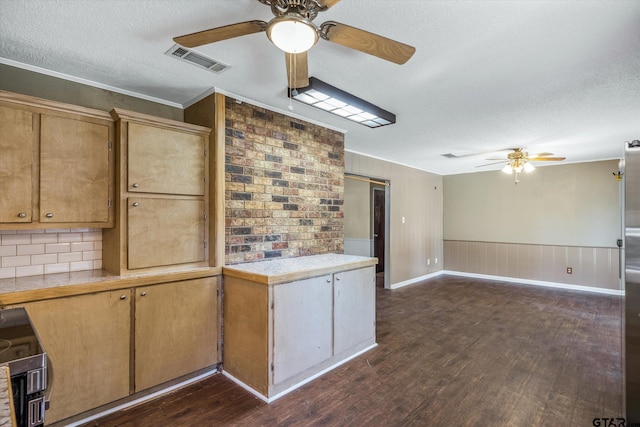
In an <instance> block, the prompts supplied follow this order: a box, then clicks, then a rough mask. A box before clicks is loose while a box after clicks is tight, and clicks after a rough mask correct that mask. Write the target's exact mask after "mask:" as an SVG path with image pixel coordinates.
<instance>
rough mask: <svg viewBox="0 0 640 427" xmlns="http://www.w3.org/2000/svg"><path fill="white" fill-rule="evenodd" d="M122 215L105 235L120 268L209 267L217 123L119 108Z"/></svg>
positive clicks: (106, 248) (113, 267)
mask: <svg viewBox="0 0 640 427" xmlns="http://www.w3.org/2000/svg"><path fill="white" fill-rule="evenodd" d="M111 114H112V116H113V118H114V119H115V120H116V135H117V141H116V142H117V143H116V146H117V150H116V151H117V158H118V164H119V174H118V179H117V181H116V193H117V194H118V196H117V201H118V207H117V211H118V213H117V216H118V221H117V222H116V226H115V227H114V228H113V229H111V230H108V231H105V232H104V233H103V255H102V265H103V268H104V269H106V270H108V271H110V272H112V273H115V274H119V275H122V274H132V273H140V272H146V271H155V272H162V271H173V270H176V269H181V270H186V269H191V268H198V267H208V266H209V237H210V232H209V182H208V177H209V154H208V151H209V150H208V144H209V134H210V133H211V129H209V128H205V127H202V126H197V125H192V124H188V123H182V122H177V121H174V120H168V119H162V118H158V117H153V116H149V115H146V114H139V113H135V112H131V111H125V110H119V109H115V110H113V111H112V112H111Z"/></svg>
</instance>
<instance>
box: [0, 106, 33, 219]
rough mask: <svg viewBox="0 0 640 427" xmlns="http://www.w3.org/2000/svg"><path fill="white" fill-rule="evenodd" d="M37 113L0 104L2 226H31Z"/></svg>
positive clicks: (0, 213) (0, 199) (0, 200)
mask: <svg viewBox="0 0 640 427" xmlns="http://www.w3.org/2000/svg"><path fill="white" fill-rule="evenodd" d="M33 126H34V114H33V113H32V112H30V111H26V110H23V109H20V108H12V107H9V106H4V105H0V153H2V156H0V192H1V193H2V197H0V223H13V222H24V223H30V222H31V217H32V214H33V213H32V209H31V190H32V176H33V172H32V167H33V161H32V157H33V145H34V132H33Z"/></svg>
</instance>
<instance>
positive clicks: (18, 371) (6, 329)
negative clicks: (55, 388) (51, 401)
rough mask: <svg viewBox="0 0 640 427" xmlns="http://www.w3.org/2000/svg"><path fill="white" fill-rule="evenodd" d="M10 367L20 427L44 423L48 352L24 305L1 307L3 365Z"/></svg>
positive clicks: (0, 359)
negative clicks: (20, 306)
mask: <svg viewBox="0 0 640 427" xmlns="http://www.w3.org/2000/svg"><path fill="white" fill-rule="evenodd" d="M3 365H6V366H8V367H9V375H10V376H11V389H12V392H13V403H14V408H15V414H16V421H17V425H18V427H36V426H42V425H44V413H45V406H46V403H48V402H47V401H46V397H45V395H44V394H45V393H44V392H45V391H46V389H47V353H46V352H45V351H44V348H43V347H42V344H41V343H40V340H39V339H38V336H37V334H36V331H35V330H34V328H33V325H32V324H31V321H30V320H29V315H28V314H27V311H26V310H25V309H24V308H11V309H6V310H0V366H3Z"/></svg>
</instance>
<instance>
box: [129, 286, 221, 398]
mask: <svg viewBox="0 0 640 427" xmlns="http://www.w3.org/2000/svg"><path fill="white" fill-rule="evenodd" d="M217 280H218V278H215V277H209V278H203V279H195V280H186V281H182V282H176V283H165V284H161V285H154V286H145V287H142V288H137V289H136V305H135V319H136V320H135V391H140V390H144V389H147V388H149V387H152V386H154V385H157V384H161V383H163V382H165V381H169V380H172V379H174V378H177V377H179V376H181V375H185V374H188V373H190V372H193V371H196V370H198V369H202V368H205V367H207V366H211V365H214V364H215V363H216V362H217V360H216V359H217V356H216V334H217V330H218V328H217V319H218V316H217V300H216V290H217Z"/></svg>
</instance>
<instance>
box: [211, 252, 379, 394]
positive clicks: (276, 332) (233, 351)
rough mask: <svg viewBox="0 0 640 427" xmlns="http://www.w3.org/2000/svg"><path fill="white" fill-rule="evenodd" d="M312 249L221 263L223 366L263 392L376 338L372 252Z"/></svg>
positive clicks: (291, 383) (282, 389)
mask: <svg viewBox="0 0 640 427" xmlns="http://www.w3.org/2000/svg"><path fill="white" fill-rule="evenodd" d="M316 257H324V258H321V260H323V259H324V260H326V259H329V260H330V261H331V263H333V264H331V263H328V264H327V265H322V262H320V263H318V262H314V257H301V258H298V259H288V260H287V259H283V260H277V261H267V262H262V263H260V262H258V263H248V264H246V265H243V264H238V265H231V266H226V267H224V275H225V277H224V288H225V291H224V292H225V293H224V301H223V303H224V360H223V364H224V372H225V373H226V374H227V375H229V376H231V377H233V378H234V379H236V380H237V381H240V382H241V383H243V384H245V385H247V386H248V387H250V388H251V389H253V390H254V391H255V392H256V393H257V394H260V395H262V396H263V397H265V398H266V399H267V400H271V399H275V398H277V397H279V396H280V395H282V394H283V393H286V392H288V391H290V390H291V389H293V388H295V387H297V386H298V385H299V384H301V383H304V382H305V381H307V380H308V378H310V377H312V376H314V375H317V374H318V373H320V372H322V371H324V370H327V369H331V368H333V367H335V366H337V365H338V364H340V363H342V362H343V361H344V360H346V359H349V358H350V357H353V356H354V355H357V354H359V353H360V352H362V351H365V350H367V349H369V348H372V347H373V346H375V267H374V265H375V259H373V261H371V262H370V263H369V261H368V260H370V259H369V258H364V257H352V256H343V255H337V254H327V255H318V256H316ZM341 257H345V259H346V260H347V261H346V263H347V264H346V266H345V265H341V264H339V260H340V259H341ZM316 259H317V258H316ZM336 259H338V263H336V262H335V260H336ZM351 260H355V261H356V263H354V264H353V265H357V266H358V267H361V268H355V267H352V268H353V269H352V270H349V261H351ZM287 263H292V264H296V263H297V265H298V266H300V268H301V269H302V270H301V273H298V272H295V271H291V272H290V271H288V267H287ZM314 264H316V265H320V267H319V268H318V269H317V271H318V272H319V273H317V274H319V275H317V276H315V275H314V272H313V271H314V269H313V265H314ZM253 266H255V268H252V267H253ZM270 266H273V268H272V270H273V271H275V272H277V274H276V275H275V276H270V275H269V274H268V272H265V271H268V270H269V268H271V267H270ZM334 266H335V267H334ZM263 268H264V270H262V269H263ZM332 268H335V272H334V273H330V272H329V271H330V270H331V269H332ZM299 275H301V276H307V277H302V278H300V279H298V280H291V278H294V277H297V276H299ZM308 276H311V277H308ZM314 276H315V277H314Z"/></svg>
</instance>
